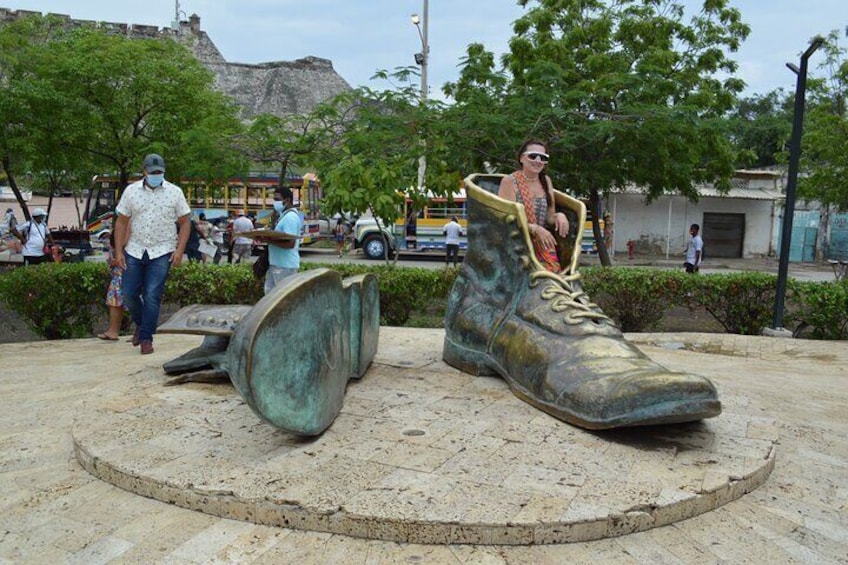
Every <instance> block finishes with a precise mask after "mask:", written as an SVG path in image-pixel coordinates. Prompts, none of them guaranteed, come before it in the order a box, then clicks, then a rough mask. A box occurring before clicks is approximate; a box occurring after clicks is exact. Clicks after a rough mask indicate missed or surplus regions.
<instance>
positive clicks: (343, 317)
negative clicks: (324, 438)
mask: <svg viewBox="0 0 848 565" xmlns="http://www.w3.org/2000/svg"><path fill="white" fill-rule="evenodd" d="M363 314H364V315H363ZM375 320H376V324H375ZM378 331H379V291H378V286H377V282H376V278H374V277H373V275H365V276H362V277H353V278H352V279H349V280H346V281H345V283H344V284H343V283H342V280H341V277H340V276H339V274H338V273H337V272H334V271H330V270H327V269H316V270H314V271H309V272H305V273H299V274H296V275H293V276H291V277H288V278H286V279H285V280H284V281H283V282H282V283H281V284H280V286H279V287H277V288H276V289H274V291H273V292H271V293H270V294H268V295H267V296H265V297H264V298H262V300H260V301H259V302H258V303H257V304H256V306H254V307H253V309H251V310H250V312H248V314H247V315H246V316H245V317H244V318H242V319H241V320H240V321H239V323H238V325H237V326H236V329H235V331H234V332H233V335H232V337H231V339H230V346H229V347H228V349H227V359H226V368H227V370H228V372H229V374H230V379H231V380H232V382H233V384H234V385H235V387H236V389H237V390H238V391H239V393H240V394H241V396H242V398H244V400H245V402H246V403H247V404H248V406H250V408H251V409H252V410H253V412H254V413H255V414H256V415H258V416H259V417H260V418H262V419H263V420H265V421H266V422H268V423H270V424H271V425H273V426H274V427H276V428H280V429H282V430H286V431H289V432H292V433H295V434H298V435H304V436H314V435H318V434H320V433H321V432H323V431H324V430H325V429H327V428H328V427H329V426H330V424H332V423H333V421H334V420H335V418H336V416H338V414H339V412H340V411H341V408H342V404H343V401H344V395H345V389H346V387H347V383H348V381H349V380H350V379H351V378H359V377H361V376H362V375H363V374H364V373H365V371H366V370H367V368H368V365H370V363H371V361H372V360H373V358H374V355H375V353H376V350H377V338H378Z"/></svg>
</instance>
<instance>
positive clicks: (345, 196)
mask: <svg viewBox="0 0 848 565" xmlns="http://www.w3.org/2000/svg"><path fill="white" fill-rule="evenodd" d="M385 76H388V75H387V74H386V75H385ZM410 76H413V73H409V72H406V71H405V70H401V71H400V72H396V73H394V74H393V75H392V77H393V78H395V79H397V80H399V81H401V82H408V81H409V78H410ZM316 112H319V113H320V114H321V115H322V120H323V124H324V126H323V128H321V132H322V135H321V140H320V142H319V144H318V145H317V146H316V147H317V150H316V151H315V152H313V154H312V155H311V156H310V162H311V163H313V164H315V165H316V166H317V169H318V170H320V171H321V184H322V188H323V191H324V207H325V209H328V210H337V211H340V212H350V213H354V214H361V213H364V212H365V211H370V212H371V213H372V215H373V216H374V217H375V218H378V219H379V220H380V221H381V222H382V225H390V224H392V223H394V221H395V218H397V216H398V212H399V210H400V209H402V207H403V205H404V200H405V198H410V199H411V200H412V202H413V206H420V205H422V204H423V202H424V200H425V199H426V198H427V197H428V196H441V197H447V198H449V197H450V196H451V195H453V193H454V192H455V191H456V190H457V189H458V188H459V187H460V178H459V175H458V173H456V172H455V170H452V169H451V168H449V163H448V159H449V153H450V150H449V147H448V145H447V143H446V139H445V136H444V135H443V133H444V130H443V127H444V124H443V108H442V104H441V103H440V102H438V101H432V100H428V101H422V100H421V99H420V95H419V93H418V91H417V89H416V88H415V87H413V86H411V85H406V86H399V87H396V88H394V89H390V90H382V91H376V90H371V89H368V88H360V89H357V90H353V91H350V92H346V93H343V94H341V95H339V96H338V97H336V98H335V99H334V100H333V101H332V102H331V103H329V104H327V105H323V106H320V107H319V108H317V109H316ZM422 154H423V155H424V156H425V158H426V160H427V171H426V178H425V182H424V186H421V187H419V186H416V184H417V174H418V160H419V158H420V157H421V155H422ZM386 248H388V246H386Z"/></svg>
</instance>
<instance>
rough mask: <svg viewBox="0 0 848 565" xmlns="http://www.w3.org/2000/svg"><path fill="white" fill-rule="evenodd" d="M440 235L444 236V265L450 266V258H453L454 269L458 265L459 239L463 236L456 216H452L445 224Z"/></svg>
mask: <svg viewBox="0 0 848 565" xmlns="http://www.w3.org/2000/svg"><path fill="white" fill-rule="evenodd" d="M442 233H444V235H445V249H446V251H447V254H446V255H445V265H448V264H450V261H451V257H453V265H454V267H455V266H457V265H458V264H459V238H460V237H461V236H463V235H464V234H463V233H462V226H461V225H459V220H457V218H456V216H453V217H452V218H451V221H449V222H448V223H446V224H445V227H444V229H443V232H442Z"/></svg>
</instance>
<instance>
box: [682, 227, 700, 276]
mask: <svg viewBox="0 0 848 565" xmlns="http://www.w3.org/2000/svg"><path fill="white" fill-rule="evenodd" d="M700 231H701V226H699V225H698V224H692V225H691V226H689V236H690V237H689V241H687V242H686V262H685V263H683V266H684V267H685V268H686V272H687V273H689V274H690V275H691V274H694V273H697V272H698V271H699V270H701V257H702V255H703V252H704V240H703V239H701V236H700V235H698V232H700Z"/></svg>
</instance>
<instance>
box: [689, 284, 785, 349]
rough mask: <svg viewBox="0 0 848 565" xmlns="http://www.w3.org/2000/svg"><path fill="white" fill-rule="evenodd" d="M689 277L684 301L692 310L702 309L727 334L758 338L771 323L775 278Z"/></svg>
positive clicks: (775, 286)
mask: <svg viewBox="0 0 848 565" xmlns="http://www.w3.org/2000/svg"><path fill="white" fill-rule="evenodd" d="M688 278H689V279H691V281H690V280H687V281H686V286H687V289H686V293H685V298H686V302H687V304H688V305H689V307H690V308H692V307H696V306H701V307H703V308H704V309H705V310H706V311H707V312H709V313H710V314H711V315H712V316H713V318H715V319H716V320H718V322H719V323H720V324H721V325H722V326H724V329H725V330H727V332H728V333H734V334H742V335H759V334H761V333H762V331H763V328H765V327H768V326H769V325H770V324H771V323H772V321H773V318H774V301H775V296H776V294H777V277H776V276H774V275H771V274H767V273H754V272H746V273H732V274H727V275H717V274H711V275H698V276H692V275H690V276H689V277H688Z"/></svg>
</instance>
